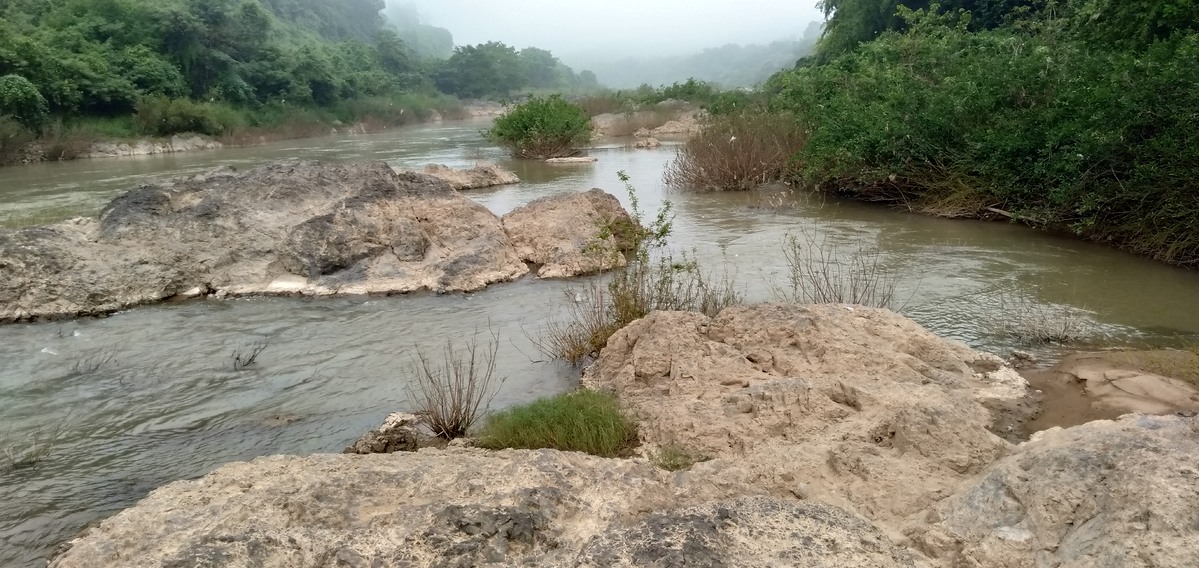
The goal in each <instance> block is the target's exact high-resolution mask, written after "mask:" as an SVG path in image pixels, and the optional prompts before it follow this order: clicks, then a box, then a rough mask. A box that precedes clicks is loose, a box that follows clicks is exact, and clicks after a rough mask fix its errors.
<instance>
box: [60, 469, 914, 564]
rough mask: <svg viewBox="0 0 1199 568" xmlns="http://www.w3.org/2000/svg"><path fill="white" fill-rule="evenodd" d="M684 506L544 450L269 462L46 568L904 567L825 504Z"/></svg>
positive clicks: (109, 523)
mask: <svg viewBox="0 0 1199 568" xmlns="http://www.w3.org/2000/svg"><path fill="white" fill-rule="evenodd" d="M691 503H694V501H693V500H691V499H689V498H687V497H686V496H685V495H679V494H676V492H675V491H674V490H673V489H672V482H671V480H670V476H669V475H668V474H666V473H665V472H663V471H661V470H659V469H657V468H655V467H654V466H652V465H650V464H649V463H647V462H644V461H633V460H609V459H602V458H596V457H592V456H587V455H583V454H576V453H568V452H557V451H551V450H541V451H527V450H519V451H517V450H506V451H501V452H495V453H490V452H484V451H482V450H473V449H450V450H421V451H420V452H417V453H400V454H387V455H372V456H348V455H341V456H327V455H318V456H310V457H282V456H277V457H269V458H262V459H258V460H255V461H253V462H249V463H234V464H228V465H226V466H223V467H222V468H220V469H218V470H217V471H215V472H213V473H212V474H210V475H208V476H205V477H204V478H202V479H200V480H197V481H180V482H176V483H172V484H170V485H167V486H165V487H162V488H160V489H158V490H156V491H154V492H153V493H152V494H151V495H150V496H149V497H147V498H146V499H144V500H143V501H142V502H141V503H139V504H138V505H137V506H136V507H134V508H132V509H129V510H126V511H124V512H122V513H119V514H117V515H116V516H114V517H112V518H110V519H107V520H105V521H103V522H102V523H100V525H99V526H98V527H96V528H94V529H92V530H90V531H89V532H88V533H87V534H85V535H84V536H83V537H81V538H79V539H77V540H76V541H75V542H73V543H72V545H71V546H70V547H69V549H67V550H66V552H64V553H62V554H61V555H60V556H59V557H58V558H56V559H55V560H53V561H52V562H51V564H50V565H51V566H52V567H54V568H84V567H88V568H90V567H105V568H109V567H112V568H116V567H143V566H144V567H150V566H155V567H158V566H273V567H278V568H291V567H297V568H298V567H317V566H333V565H341V566H363V567H380V568H388V567H401V566H446V567H448V566H480V565H489V566H548V567H563V568H565V567H575V566H592V567H597V568H598V567H601V566H603V567H607V566H629V567H632V566H646V565H656V566H711V567H724V566H747V567H755V566H759V567H763V568H765V567H767V566H779V565H782V564H794V563H802V564H803V565H805V566H812V567H817V568H819V567H827V568H849V567H858V566H865V567H888V568H889V567H893V566H894V567H906V566H912V563H911V560H910V558H909V556H908V555H907V554H906V553H904V552H903V551H900V550H897V549H896V548H895V547H893V546H892V545H891V544H890V543H889V542H887V539H886V537H885V536H883V535H882V534H881V533H880V532H879V531H878V530H877V529H875V528H874V527H872V526H871V525H870V524H869V523H868V522H866V521H865V520H863V519H861V518H859V517H857V516H855V515H853V514H850V513H847V512H845V511H842V510H838V509H837V508H835V507H831V506H828V505H823V504H817V503H799V502H795V501H794V500H786V501H784V500H779V499H773V498H769V497H752V498H742V499H735V500H730V501H728V502H722V503H702V504H691ZM647 562H648V563H647Z"/></svg>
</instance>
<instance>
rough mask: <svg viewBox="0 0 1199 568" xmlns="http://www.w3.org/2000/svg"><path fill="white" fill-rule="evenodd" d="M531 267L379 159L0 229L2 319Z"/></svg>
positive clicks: (281, 172) (285, 171) (438, 191)
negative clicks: (97, 213)
mask: <svg viewBox="0 0 1199 568" xmlns="http://www.w3.org/2000/svg"><path fill="white" fill-rule="evenodd" d="M568 199H569V198H568ZM552 213H553V214H563V215H567V216H570V215H573V213H572V212H569V211H567V210H565V209H561V208H555V209H554V210H553V211H552ZM547 214H548V213H547ZM572 218H573V217H572ZM542 221H543V222H544V223H546V224H547V225H549V226H558V225H560V223H558V222H557V221H555V220H554V219H543V220H542ZM575 229H577V230H578V231H582V232H583V233H585V234H575V235H569V239H568V241H569V243H567V244H563V243H554V242H553V241H552V239H546V238H535V237H531V236H530V235H529V234H528V233H533V232H536V230H537V229H536V227H533V226H530V227H526V229H525V230H526V232H524V233H519V234H517V235H516V238H517V239H518V240H520V241H521V242H528V241H530V240H536V242H537V243H539V245H544V246H548V247H551V248H552V247H555V246H565V247H567V248H569V247H571V246H574V245H573V243H574V242H575V241H576V239H583V240H586V239H590V238H592V237H594V236H596V234H597V233H596V229H595V228H594V227H593V226H590V225H576V226H575ZM555 234H557V233H555ZM543 253H545V251H538V250H534V251H532V252H527V253H526V254H538V255H539V254H543ZM545 254H548V253H545ZM591 271H592V270H590V269H589V270H588V272H591ZM527 272H528V267H527V266H526V264H525V261H524V260H523V259H522V258H521V256H520V255H518V254H517V252H516V250H515V248H514V247H513V246H512V244H511V243H510V241H509V235H508V233H506V232H505V230H504V227H503V225H502V224H501V221H500V219H499V218H498V217H497V216H496V215H495V214H493V213H491V212H490V211H488V210H487V208H486V207H484V206H482V205H480V204H478V203H475V202H473V201H471V200H469V199H467V198H465V197H463V196H462V195H460V194H458V193H457V192H456V191H454V189H453V188H451V187H450V185H449V184H448V183H446V182H445V181H443V180H440V179H437V178H435V177H432V176H428V175H424V174H419V173H413V172H399V173H397V172H394V171H393V170H392V169H391V168H390V167H389V166H388V165H386V164H384V163H382V162H378V163H350V164H321V163H317V162H300V161H292V162H279V163H273V164H270V165H266V166H263V167H259V168H256V169H253V170H249V171H246V172H244V173H238V172H234V171H232V170H230V169H227V168H226V169H222V170H217V171H213V172H209V173H207V174H203V175H199V176H194V177H191V178H186V179H180V180H177V181H172V182H165V183H161V184H154V185H145V186H142V187H139V188H137V189H135V190H133V191H130V192H128V193H126V194H124V195H122V196H120V197H118V198H116V199H114V200H113V201H112V202H111V203H110V204H109V205H108V206H107V207H106V208H105V209H104V210H103V212H101V214H100V216H99V218H98V219H76V220H72V221H67V222H64V223H60V224H57V225H53V226H48V227H30V228H24V229H17V230H11V229H0V322H12V321H20V320H28V319H35V318H41V317H54V316H79V315H93V314H101V313H106V312H111V311H114V310H118V309H122V308H126V307H129V306H134V305H138V304H145V303H150V302H156V301H160V300H164V299H168V298H171V297H178V296H182V297H195V296H203V295H209V294H218V295H228V294H232V295H246V294H309V295H331V294H369V293H402V292H410V291H416V290H433V291H437V292H449V291H470V290H478V289H480V288H483V287H485V286H487V285H488V284H492V283H495V282H504V281H509V280H513V279H516V278H518V277H520V276H522V275H524V274H526V273H527ZM563 275H569V274H566V273H564V274H563Z"/></svg>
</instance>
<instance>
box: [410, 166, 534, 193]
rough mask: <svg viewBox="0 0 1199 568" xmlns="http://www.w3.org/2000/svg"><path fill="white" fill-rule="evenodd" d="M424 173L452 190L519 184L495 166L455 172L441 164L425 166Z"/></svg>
mask: <svg viewBox="0 0 1199 568" xmlns="http://www.w3.org/2000/svg"><path fill="white" fill-rule="evenodd" d="M424 173H426V174H428V175H431V176H433V177H435V178H438V179H442V180H445V181H447V182H449V184H450V186H452V187H453V188H454V189H456V190H459V191H462V190H467V189H480V188H484V187H493V186H497V185H509V184H513V183H520V178H519V177H516V174H514V173H512V172H510V171H508V170H505V169H504V168H501V167H499V166H498V165H496V164H489V163H481V164H475V165H474V167H471V168H470V169H466V170H455V169H453V168H450V167H448V166H443V165H441V164H429V165H427V166H425V169H424Z"/></svg>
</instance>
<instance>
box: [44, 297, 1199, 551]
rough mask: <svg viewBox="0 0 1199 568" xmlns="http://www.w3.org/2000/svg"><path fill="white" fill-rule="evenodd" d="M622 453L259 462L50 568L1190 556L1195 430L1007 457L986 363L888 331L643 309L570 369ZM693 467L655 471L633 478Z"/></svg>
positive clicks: (431, 454) (810, 309)
mask: <svg viewBox="0 0 1199 568" xmlns="http://www.w3.org/2000/svg"><path fill="white" fill-rule="evenodd" d="M583 383H584V385H585V386H586V387H588V388H596V389H605V390H609V391H611V392H614V393H615V394H616V395H617V397H618V398H619V400H620V402H621V404H622V406H624V407H625V408H626V409H627V410H628V411H629V412H630V413H631V414H632V415H633V416H635V417H636V418H637V419H638V421H639V423H640V438H641V441H642V446H641V448H640V449H639V452H640V454H642V456H640V457H634V458H628V459H602V458H596V457H592V456H586V455H582V454H575V453H567V452H558V451H553V450H538V451H529V450H520V451H516V450H505V451H499V452H490V451H484V450H480V449H474V448H448V449H422V450H420V451H417V452H401V453H392V454H374V455H354V454H344V455H315V456H306V457H299V456H275V457H268V458H261V459H257V460H254V461H252V462H246V463H233V464H228V465H225V466H223V467H221V468H220V469H218V470H217V471H216V472H214V473H212V474H210V475H208V476H205V477H203V478H201V479H199V480H195V481H181V482H176V483H172V484H170V485H167V486H165V487H162V488H160V489H158V490H156V491H154V492H153V493H152V494H151V495H150V496H149V497H147V498H146V499H144V500H143V501H142V502H141V503H139V504H138V505H137V506H135V507H133V508H131V509H128V510H126V511H124V512H122V513H120V514H118V515H116V516H114V517H112V518H110V519H108V520H106V521H104V522H102V523H100V525H99V526H97V527H95V528H93V529H91V530H89V531H87V532H86V533H85V534H84V535H82V536H81V537H79V538H78V539H76V540H74V541H73V542H71V543H70V544H69V545H68V546H66V547H64V550H63V551H62V552H61V553H60V554H59V555H58V557H57V558H56V559H55V560H54V561H53V562H52V564H51V565H52V566H55V567H58V568H68V567H85V566H87V567H90V566H197V565H203V566H288V567H290V566H296V567H299V566H331V565H346V566H372V567H373V566H380V567H385V566H476V565H496V566H530V565H538V566H647V565H652V566H817V567H823V566H827V567H850V566H853V567H857V566H880V567H882V566H887V567H890V566H930V567H945V568H950V567H954V568H956V567H962V566H977V567H1004V568H1006V567H1013V568H1015V567H1031V566H1167V567H1174V566H1177V567H1190V566H1194V565H1195V559H1197V558H1199V538H1197V537H1199V509H1196V508H1195V507H1194V503H1196V502H1197V500H1199V469H1197V468H1196V466H1195V464H1194V459H1193V456H1195V455H1197V454H1199V418H1196V417H1195V416H1194V415H1193V413H1183V414H1182V415H1178V414H1175V415H1168V416H1150V415H1129V416H1125V417H1122V418H1120V419H1119V420H1115V421H1110V420H1104V421H1096V422H1091V423H1088V424H1084V425H1081V426H1076V427H1072V428H1067V429H1062V428H1054V429H1050V430H1047V431H1045V432H1041V433H1038V434H1036V435H1034V436H1033V438H1032V439H1031V440H1028V441H1020V440H1019V439H1018V438H1017V437H1015V436H1013V435H1012V432H1013V431H1014V427H1013V424H1016V423H1019V422H1020V421H1021V420H1024V419H1026V418H1027V417H1028V415H1029V414H1031V412H1032V409H1031V407H1030V406H1029V404H1028V401H1029V400H1030V399H1031V397H1032V395H1033V394H1034V393H1033V392H1032V391H1031V390H1030V388H1029V386H1028V383H1027V382H1026V381H1025V380H1024V379H1023V378H1022V377H1021V376H1020V375H1019V374H1017V373H1016V372H1015V370H1013V369H1012V368H1011V367H1009V366H1008V365H1007V364H1006V363H1005V362H1004V361H1002V360H1001V359H999V358H998V357H995V356H993V355H990V354H986V353H981V352H978V351H974V350H972V349H969V348H968V347H966V346H964V345H962V344H959V343H957V342H952V341H947V340H944V339H941V338H939V337H937V336H935V335H933V334H931V333H929V332H927V331H925V330H924V329H922V328H920V327H919V326H918V325H916V324H915V323H914V322H912V321H910V320H908V319H906V318H904V317H902V316H898V315H896V314H894V313H891V312H888V311H885V310H879V309H872V308H865V307H861V306H846V305H816V306H796V305H783V304H763V305H753V306H739V307H733V308H728V309H726V310H724V311H723V312H722V313H721V314H719V315H718V316H716V317H707V316H704V315H701V314H694V313H678V312H655V313H653V314H650V315H649V316H648V317H646V318H643V319H641V320H638V321H636V322H634V323H632V324H630V325H629V326H627V327H626V328H625V329H623V330H621V331H620V332H618V333H617V334H616V335H615V336H613V338H612V340H611V341H610V342H609V345H608V347H606V348H605V349H604V350H603V351H602V352H601V354H600V356H599V358H598V360H597V361H596V362H595V363H594V364H593V365H592V366H591V367H590V368H588V369H587V371H586V373H585V374H584V377H583ZM664 447H674V448H682V449H684V450H685V451H688V452H691V453H693V454H695V455H697V456H702V457H704V458H707V459H706V461H702V462H701V463H697V464H695V465H693V466H691V467H690V468H689V469H686V470H683V471H679V472H667V471H664V470H662V469H659V468H658V467H656V466H654V465H653V463H652V462H651V460H648V459H646V457H645V456H651V455H653V453H654V452H655V451H656V450H657V449H660V448H664Z"/></svg>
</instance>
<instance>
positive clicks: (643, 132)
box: [633, 128, 653, 138]
mask: <svg viewBox="0 0 1199 568" xmlns="http://www.w3.org/2000/svg"><path fill="white" fill-rule="evenodd" d="M652 135H653V134H652V133H651V132H650V130H649V129H648V128H638V129H637V132H634V133H633V136H635V137H637V138H650V137H651V136H652Z"/></svg>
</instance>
